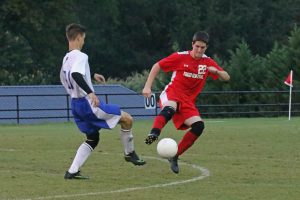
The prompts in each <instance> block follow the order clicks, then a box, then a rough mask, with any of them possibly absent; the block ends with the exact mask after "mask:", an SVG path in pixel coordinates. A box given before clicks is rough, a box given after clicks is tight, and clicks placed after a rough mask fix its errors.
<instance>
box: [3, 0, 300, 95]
mask: <svg viewBox="0 0 300 200" xmlns="http://www.w3.org/2000/svg"><path fill="white" fill-rule="evenodd" d="M1 2H2V3H1V5H0V29H1V32H0V40H1V50H0V51H1V55H0V61H1V63H3V64H1V70H2V71H3V73H8V74H10V75H9V76H5V77H4V80H3V81H2V83H1V84H8V85H10V84H23V82H20V80H21V79H20V78H19V77H23V76H26V75H25V74H27V77H28V79H27V78H26V80H27V81H28V82H27V84H42V83H47V84H58V83H59V78H58V74H59V69H60V66H61V60H62V57H63V56H64V54H65V52H66V51H67V50H68V49H67V44H66V43H67V42H66V39H65V34H64V29H65V26H66V25H67V24H69V23H71V22H80V23H82V24H84V25H85V26H86V27H87V30H88V32H87V39H86V46H85V47H84V49H83V51H84V52H86V53H87V54H88V55H89V58H90V64H91V67H92V69H93V70H94V71H98V72H101V73H103V74H104V75H105V76H106V77H111V78H116V79H120V78H123V77H126V76H131V75H132V74H134V73H143V71H144V70H147V69H148V68H149V66H152V65H153V63H155V62H156V61H157V60H159V59H161V58H163V57H165V56H166V55H168V54H170V53H172V52H173V51H182V50H187V49H190V48H191V38H192V35H193V34H194V32H196V31H198V30H206V31H208V32H209V33H210V36H211V41H210V44H209V49H208V51H207V54H208V55H214V57H219V58H220V59H221V60H223V63H222V64H224V65H223V66H224V67H225V68H227V65H228V66H229V67H228V69H229V68H230V65H235V64H234V63H236V61H237V60H235V61H231V60H230V59H231V58H232V56H233V54H232V52H235V49H237V48H240V47H241V46H240V44H241V43H244V44H247V45H248V47H247V48H248V49H249V51H250V54H253V55H252V56H254V55H255V56H254V58H250V57H249V59H250V61H251V65H254V64H255V65H258V66H261V65H263V68H261V69H258V67H257V68H255V69H254V71H253V72H250V71H249V70H248V71H246V72H243V74H244V75H245V76H246V77H248V80H249V78H250V79H253V81H254V80H257V79H258V78H259V77H261V76H262V75H259V72H260V71H261V70H262V69H265V68H266V67H267V69H269V67H270V66H271V65H272V64H274V62H273V61H271V60H268V59H269V58H271V57H270V56H269V55H271V54H272V53H271V51H272V48H273V47H274V46H275V43H277V44H276V45H278V47H279V48H284V49H285V51H287V52H286V53H284V56H285V57H282V56H281V55H280V57H282V59H283V60H285V62H286V63H283V64H284V66H288V67H294V68H296V67H297V66H298V65H299V62H300V61H299V55H298V54H299V49H298V48H299V38H298V37H299V29H298V28H297V26H295V24H298V23H299V5H300V0H277V1H272V2H267V1H261V0H253V1H244V0H242V1H238V2H236V1H228V0H204V1H202V2H201V4H199V1H197V0H190V1H172V0H155V1H147V0H139V1H137V0H128V1H121V0H111V1H109V0H103V1H97V0H90V1H87V2H84V3H83V2H82V1H79V0H65V1H60V0H53V1H42V0H36V1H23V0H3V1H1ZM157 13H159V14H157ZM174 13H176V15H175V14H174ZM293 27H294V29H293ZM291 30H293V32H292V34H291V35H290V38H289V39H287V37H288V33H289V32H290V31H291ZM284 45H286V46H284ZM274 48H275V47H274ZM276 48H277V47H276ZM274 51H275V49H274ZM276 51H278V50H276ZM267 56H269V58H267ZM272 58H274V56H272ZM236 59H237V58H236ZM274 59H276V58H274ZM240 62H242V61H240ZM262 63H265V64H262ZM238 64H239V65H244V64H242V63H238ZM246 65H248V66H249V63H248V64H246ZM16 66H17V71H18V72H16ZM281 66H283V65H281ZM235 67H236V66H235ZM244 67H245V66H244ZM272 68H273V67H272ZM275 68H277V67H275ZM233 69H234V70H233V71H232V72H231V75H232V76H233V77H234V78H235V77H237V78H240V77H241V74H237V75H234V73H235V68H233ZM251 69H252V67H251ZM270 71H271V72H270V74H269V72H268V73H267V74H265V77H268V80H269V79H270V78H269V77H270V76H271V75H272V73H275V72H274V71H278V69H276V70H275V69H274V71H273V69H272V70H270ZM248 72H249V73H250V74H245V73H248ZM238 73H240V72H238ZM281 73H282V74H283V73H286V72H283V71H282V72H281ZM297 73H298V72H296V73H295V75H297V76H298V74H297ZM17 74H18V75H17ZM279 74H280V73H279ZM279 74H278V73H276V74H275V75H276V77H275V78H276V79H277V78H278V79H279V78H280V77H279V76H282V75H279ZM40 75H42V76H43V77H40V78H37V76H40ZM273 75H274V74H273ZM256 76H257V77H256ZM168 78H169V76H168ZM24 80H25V79H24ZM250 81H251V80H250ZM260 83H261V82H258V83H257V84H254V85H251V86H250V87H249V86H246V85H244V83H243V87H242V88H239V89H244V88H248V89H261V88H262V87H269V88H274V87H275V85H274V84H272V83H271V82H270V85H269V86H262V85H261V84H260ZM264 85H267V84H264ZM257 86H258V88H256V87H257ZM159 88H161V86H159ZM211 88H213V89H215V88H222V89H237V87H236V86H234V87H233V88H231V87H230V85H229V84H227V85H224V86H223V85H221V84H219V83H217V84H216V85H215V86H210V84H209V85H208V89H211Z"/></svg>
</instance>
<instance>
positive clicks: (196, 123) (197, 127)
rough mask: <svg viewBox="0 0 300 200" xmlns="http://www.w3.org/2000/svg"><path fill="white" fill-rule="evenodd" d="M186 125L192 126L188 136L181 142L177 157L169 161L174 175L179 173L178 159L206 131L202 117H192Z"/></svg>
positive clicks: (187, 133) (186, 121)
mask: <svg viewBox="0 0 300 200" xmlns="http://www.w3.org/2000/svg"><path fill="white" fill-rule="evenodd" d="M184 123H185V124H186V125H187V126H190V127H191V129H190V130H189V131H188V132H186V134H185V135H184V136H183V138H182V139H181V141H180V142H179V144H178V151H177V154H176V156H174V157H173V158H171V159H169V162H170V164H171V165H170V167H171V170H172V171H173V172H174V173H179V167H178V157H179V156H180V155H181V154H183V153H184V152H185V151H186V150H187V149H189V148H190V147H191V146H192V145H193V144H194V142H195V141H196V140H197V139H198V138H199V136H200V135H201V134H202V132H203V130H204V122H203V121H202V119H201V117H200V116H193V117H190V118H188V119H187V120H185V122H184Z"/></svg>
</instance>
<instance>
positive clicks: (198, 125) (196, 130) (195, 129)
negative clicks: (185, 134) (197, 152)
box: [191, 121, 204, 136]
mask: <svg viewBox="0 0 300 200" xmlns="http://www.w3.org/2000/svg"><path fill="white" fill-rule="evenodd" d="M203 130H204V122H202V121H197V122H195V123H193V124H192V129H191V132H192V133H193V134H195V135H197V136H200V135H201V134H202V132H203Z"/></svg>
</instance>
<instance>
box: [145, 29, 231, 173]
mask: <svg viewBox="0 0 300 200" xmlns="http://www.w3.org/2000/svg"><path fill="white" fill-rule="evenodd" d="M208 42H209V35H208V33H206V32H204V31H199V32H196V33H195V34H194V36H193V40H192V50H190V51H184V52H176V53H173V54H171V55H170V56H168V57H166V58H163V59H162V60H160V61H158V62H157V63H155V64H154V65H153V67H152V69H151V71H150V73H149V76H148V79H147V81H146V83H145V87H144V89H143V95H144V96H145V97H150V95H151V87H152V83H153V81H154V79H155V77H156V76H157V74H158V73H159V71H160V69H162V70H163V71H164V72H173V74H172V78H171V81H170V83H169V84H168V85H167V86H166V87H165V89H164V90H163V91H162V93H161V95H160V106H161V108H162V110H161V112H160V113H159V114H158V115H157V116H156V117H155V119H154V123H153V126H152V130H151V132H150V133H149V134H148V136H147V137H146V139H145V143H146V144H152V143H153V142H154V141H156V140H157V139H158V137H159V135H160V133H161V130H162V129H163V127H164V126H165V125H166V124H167V123H168V121H169V120H170V119H172V120H173V123H174V125H175V127H176V128H177V129H179V130H185V129H188V128H189V130H188V131H187V132H186V134H185V135H184V136H183V138H182V139H181V141H180V142H179V144H178V152H177V154H176V156H174V157H173V158H170V159H169V162H170V165H171V166H170V167H171V170H172V171H173V172H174V173H179V167H178V157H179V156H180V155H181V154H183V153H184V152H185V151H186V150H187V149H189V148H190V147H191V146H192V145H193V144H194V142H195V141H196V140H197V139H198V137H199V136H200V135H201V134H202V132H203V130H204V122H203V120H202V119H201V117H200V113H199V111H198V109H197V108H196V105H195V102H196V98H197V96H198V95H199V94H200V92H201V91H202V89H203V87H204V85H205V82H206V79H207V77H208V76H210V77H211V78H212V79H214V80H216V79H220V80H222V81H229V79H230V76H229V75H228V73H227V72H226V71H224V70H223V69H222V68H221V67H220V66H219V65H218V64H217V63H216V62H215V61H214V60H213V59H212V58H210V57H208V56H206V55H205V54H204V53H205V51H206V49H207V47H208Z"/></svg>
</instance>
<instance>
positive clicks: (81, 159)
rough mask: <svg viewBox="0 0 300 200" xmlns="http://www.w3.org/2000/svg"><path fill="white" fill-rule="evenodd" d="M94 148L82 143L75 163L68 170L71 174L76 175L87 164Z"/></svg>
mask: <svg viewBox="0 0 300 200" xmlns="http://www.w3.org/2000/svg"><path fill="white" fill-rule="evenodd" d="M92 151H93V148H92V147H91V146H90V145H89V144H87V143H86V142H84V143H82V144H81V145H80V147H79V148H78V150H77V153H76V155H75V158H74V160H73V163H72V165H71V167H70V169H69V170H68V171H69V172H70V173H72V174H73V173H76V172H78V171H79V168H80V167H81V166H82V165H83V164H84V163H85V161H86V160H87V159H88V157H89V156H90V155H91V153H92Z"/></svg>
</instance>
